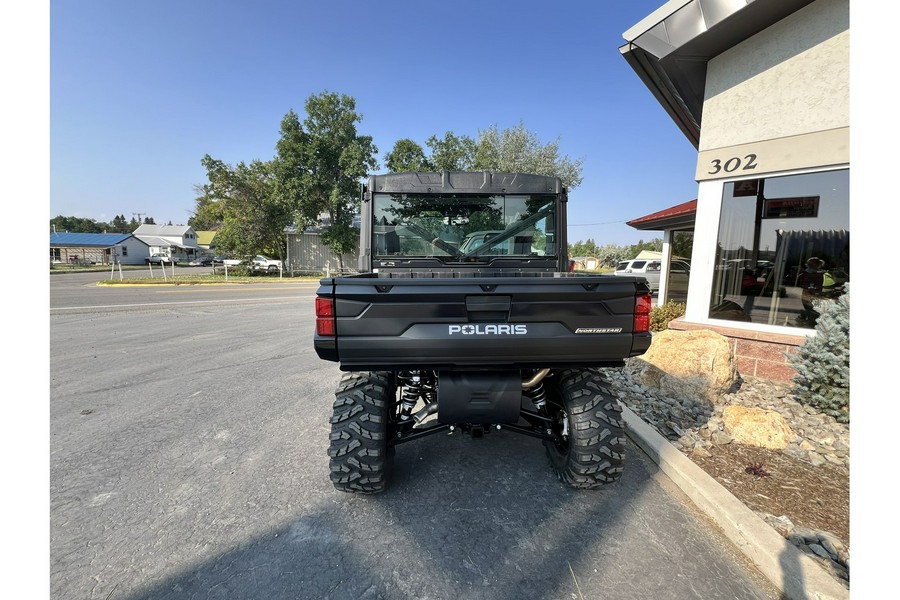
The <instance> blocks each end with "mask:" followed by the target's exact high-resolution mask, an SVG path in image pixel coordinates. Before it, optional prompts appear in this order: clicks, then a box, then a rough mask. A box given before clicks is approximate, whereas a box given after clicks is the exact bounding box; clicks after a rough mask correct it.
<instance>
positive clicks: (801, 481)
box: [688, 443, 850, 548]
mask: <svg viewBox="0 0 900 600" xmlns="http://www.w3.org/2000/svg"><path fill="white" fill-rule="evenodd" d="M707 450H708V451H709V452H710V454H711V456H700V455H699V453H690V454H688V457H689V458H690V459H691V461H693V462H694V463H695V464H696V465H697V466H699V467H700V468H701V469H703V470H704V471H706V473H708V474H709V475H711V476H712V477H713V478H714V479H715V480H716V481H718V482H719V483H720V484H722V485H723V486H724V487H725V488H726V489H727V490H728V491H729V492H731V493H732V494H734V496H735V497H737V498H738V500H740V501H741V502H743V503H744V504H745V505H746V506H747V507H748V508H750V509H751V510H754V511H761V512H766V513H769V514H771V515H775V516H776V517H778V516H781V515H784V516H786V517H788V518H789V519H790V520H791V521H792V522H793V523H794V525H797V526H801V527H806V528H809V529H815V530H819V531H827V532H829V533H832V534H834V535H836V536H837V537H838V538H840V539H841V540H842V541H843V542H844V543H845V545H846V546H847V547H848V548H849V547H850V472H849V469H847V468H845V467H838V466H835V465H830V464H824V465H821V466H817V467H814V466H812V465H811V464H808V463H805V462H802V461H800V460H797V459H795V458H791V457H790V456H787V455H785V454H783V453H782V452H780V451H778V450H767V449H765V448H755V447H751V446H743V445H740V444H735V443H732V444H725V445H717V446H713V447H710V448H707Z"/></svg>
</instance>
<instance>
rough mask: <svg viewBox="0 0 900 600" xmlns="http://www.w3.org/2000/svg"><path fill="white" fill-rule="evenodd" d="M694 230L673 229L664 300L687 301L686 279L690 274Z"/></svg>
mask: <svg viewBox="0 0 900 600" xmlns="http://www.w3.org/2000/svg"><path fill="white" fill-rule="evenodd" d="M693 247H694V232H693V230H692V231H675V232H673V234H672V262H671V263H669V278H668V279H667V281H668V284H667V285H666V290H667V291H666V298H665V299H666V301H667V302H668V301H672V302H687V291H688V280H689V279H690V276H691V252H692V251H693Z"/></svg>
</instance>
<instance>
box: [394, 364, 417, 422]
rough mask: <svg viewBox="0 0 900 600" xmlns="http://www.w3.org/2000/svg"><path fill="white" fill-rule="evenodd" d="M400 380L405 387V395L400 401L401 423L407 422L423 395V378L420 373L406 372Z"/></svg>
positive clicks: (401, 375)
mask: <svg viewBox="0 0 900 600" xmlns="http://www.w3.org/2000/svg"><path fill="white" fill-rule="evenodd" d="M399 378H400V381H401V383H402V385H403V394H402V397H401V399H400V421H407V420H409V419H410V417H411V415H412V409H413V408H415V406H416V402H418V401H419V397H420V396H421V395H422V376H421V375H420V374H419V372H418V371H404V372H402V373H401V374H400V376H399Z"/></svg>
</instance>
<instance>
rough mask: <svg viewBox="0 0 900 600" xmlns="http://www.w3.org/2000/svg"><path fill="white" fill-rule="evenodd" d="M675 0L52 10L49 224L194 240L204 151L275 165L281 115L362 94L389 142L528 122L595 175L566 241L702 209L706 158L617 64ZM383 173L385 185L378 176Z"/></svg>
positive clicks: (612, 238)
mask: <svg viewBox="0 0 900 600" xmlns="http://www.w3.org/2000/svg"><path fill="white" fill-rule="evenodd" d="M663 3H664V2H663V1H662V0H608V1H603V2H598V1H596V0H593V1H589V0H576V1H571V2H559V3H548V2H536V1H532V0H525V1H520V2H506V1H504V2H484V1H481V2H473V1H471V0H461V1H458V2H453V3H437V2H422V1H419V2H409V1H400V0H392V1H383V2H378V3H364V2H360V1H351V0H332V1H331V2H327V3H326V2H308V1H298V2H274V1H262V2H255V3H248V2H232V1H225V2H222V1H218V2H211V1H207V0H198V1H191V2H183V1H179V2H174V1H170V0H162V1H154V2H146V1H143V0H135V1H129V2H117V1H107V0H99V1H98V0H94V1H90V2H77V3H76V2H62V1H58V0H52V1H51V2H50V21H49V22H50V210H49V212H50V217H54V216H56V215H64V216H80V217H90V218H94V219H96V220H98V221H108V220H111V219H112V218H113V217H114V216H115V215H117V214H124V215H125V217H126V218H128V219H130V218H131V217H132V216H133V215H134V213H140V214H143V215H147V216H152V217H153V218H154V219H155V220H156V222H157V223H165V222H168V221H172V222H173V223H186V222H187V219H188V218H189V217H190V215H191V211H192V209H193V208H194V198H195V193H194V185H195V184H200V183H203V182H204V181H205V172H204V170H203V168H202V167H201V165H200V160H201V158H202V157H203V155H204V154H210V155H211V156H212V157H214V158H217V159H221V160H224V161H225V162H227V163H230V164H234V163H237V162H239V161H250V160H253V159H262V160H268V159H270V158H272V156H274V154H275V142H276V140H277V137H278V127H279V124H280V121H281V118H282V117H283V116H284V114H285V113H287V112H288V111H289V110H291V109H293V110H294V111H296V112H298V113H299V114H300V115H301V117H303V116H305V113H304V110H303V106H304V102H305V100H306V99H307V98H308V97H309V96H310V95H312V94H319V93H321V92H323V91H325V90H328V91H332V92H339V93H343V94H348V95H350V96H353V97H354V98H355V99H356V102H357V110H358V111H359V112H360V113H361V114H362V115H363V117H364V118H363V121H362V122H361V123H360V124H359V127H358V130H359V132H360V133H361V134H365V135H371V136H372V137H373V138H374V142H375V144H376V145H377V147H378V150H379V154H378V158H379V163H380V164H381V165H382V167H383V164H384V161H383V156H384V154H385V153H386V152H387V151H389V150H390V149H391V148H392V146H393V145H394V142H395V141H396V140H398V139H400V138H405V137H408V138H412V139H414V140H416V141H417V142H419V143H420V144H422V145H423V146H424V144H425V140H426V139H427V138H428V137H429V136H431V135H432V134H437V135H439V136H440V135H443V133H444V132H446V131H453V132H454V133H456V134H457V135H460V134H467V135H470V136H472V137H475V136H477V133H478V131H479V130H481V129H486V128H487V127H489V126H491V125H495V124H496V125H497V126H499V127H500V128H508V127H514V126H516V125H517V124H518V123H519V122H520V121H521V122H522V123H524V125H525V127H526V128H528V129H529V130H530V131H533V132H534V133H536V134H537V135H538V137H539V138H540V139H541V140H542V141H543V142H545V143H546V142H550V141H553V140H555V139H557V138H558V139H559V143H560V151H561V153H562V154H565V155H568V156H569V157H570V158H572V159H578V158H582V159H584V171H583V174H584V181H583V183H582V184H581V185H580V186H579V187H578V188H576V189H575V190H573V191H572V193H571V194H570V205H569V213H570V217H569V222H570V228H569V237H570V240H571V241H575V240H579V239H586V238H589V237H590V238H593V239H594V240H595V241H596V242H598V243H601V244H602V243H616V244H631V243H634V242H636V241H638V240H639V239H651V238H653V237H659V236H660V235H661V234H659V233H655V232H639V231H636V230H634V229H632V228H631V227H628V226H627V225H625V224H624V222H625V221H627V220H629V219H633V218H635V217H639V216H643V215H645V214H648V213H651V212H654V211H657V210H660V209H663V208H667V207H669V206H672V205H675V204H679V203H681V202H684V201H687V200H691V199H693V198H695V197H696V189H697V184H696V183H695V182H694V181H693V174H694V167H695V164H696V151H695V150H694V148H693V146H692V145H691V144H690V143H689V142H688V141H687V139H686V138H685V137H684V136H683V135H682V134H681V132H680V131H679V130H678V128H677V127H676V126H675V124H674V123H673V122H672V121H671V120H670V119H669V118H668V116H667V115H666V114H665V112H664V110H663V109H662V107H661V106H660V105H659V104H658V103H657V102H656V100H654V99H653V97H652V95H651V94H650V92H649V91H648V90H647V89H646V88H645V87H644V86H643V84H642V83H641V82H640V80H639V79H638V77H637V75H636V74H634V72H633V71H632V70H631V68H630V67H629V66H628V65H627V63H626V62H625V60H624V59H623V58H622V56H621V55H620V53H619V50H618V48H619V46H621V45H622V44H623V39H622V33H623V32H624V31H626V30H627V29H628V28H630V27H631V26H632V25H634V24H636V23H637V22H638V21H640V20H641V19H642V18H643V17H645V16H647V15H648V14H650V13H651V12H652V11H653V10H655V9H656V8H658V7H659V6H661V5H662V4H663ZM379 172H383V168H382V170H381V171H379Z"/></svg>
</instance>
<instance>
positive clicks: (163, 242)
mask: <svg viewBox="0 0 900 600" xmlns="http://www.w3.org/2000/svg"><path fill="white" fill-rule="evenodd" d="M134 237H136V238H137V239H139V240H141V241H142V242H144V243H145V244H147V245H148V246H157V247H159V248H172V247H174V248H192V247H193V246H185V245H184V244H179V243H178V242H173V241H172V240H170V239H167V238H162V237H159V236H155V235H137V234H135V236H134Z"/></svg>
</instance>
